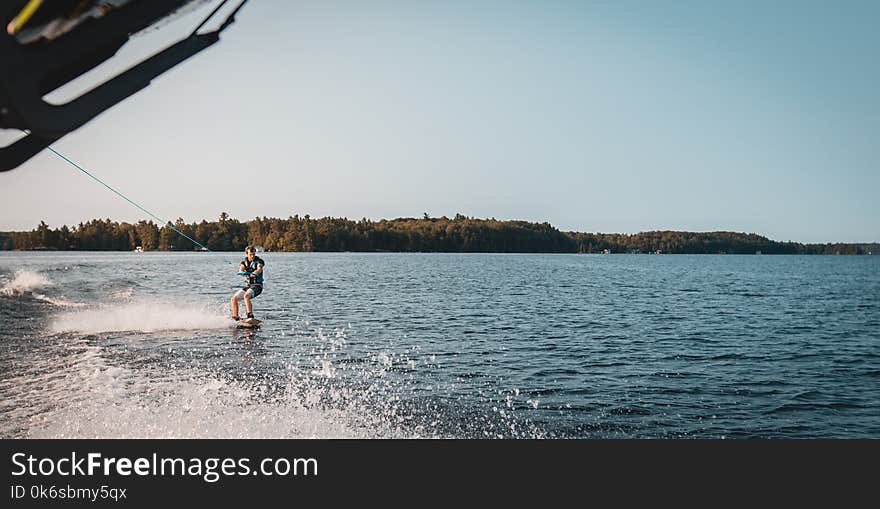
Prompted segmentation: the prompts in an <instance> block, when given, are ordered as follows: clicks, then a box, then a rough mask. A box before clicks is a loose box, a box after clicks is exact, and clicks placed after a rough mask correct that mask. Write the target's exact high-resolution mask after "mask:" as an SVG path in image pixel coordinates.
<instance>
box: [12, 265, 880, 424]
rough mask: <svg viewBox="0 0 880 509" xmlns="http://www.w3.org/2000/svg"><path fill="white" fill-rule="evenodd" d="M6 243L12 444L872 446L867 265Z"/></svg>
mask: <svg viewBox="0 0 880 509" xmlns="http://www.w3.org/2000/svg"><path fill="white" fill-rule="evenodd" d="M261 256H262V257H263V258H264V259H265V260H266V269H265V272H266V285H265V291H264V292H263V294H262V295H260V296H259V297H258V298H257V299H256V300H255V301H254V303H255V308H256V309H255V314H256V316H257V318H261V319H263V320H264V322H263V325H262V327H261V328H259V329H256V330H253V331H247V330H237V329H235V328H233V327H232V326H231V321H230V320H229V319H228V318H227V316H228V314H229V296H230V295H231V294H232V293H233V291H234V289H235V288H236V287H237V286H240V284H241V282H242V281H241V278H240V277H239V276H236V275H235V272H236V271H237V262H238V261H239V260H240V259H241V258H242V256H241V255H240V254H238V253H73V252H65V253H33V252H4V253H0V313H2V315H0V316H2V318H0V320H2V327H0V435H2V437H3V438H9V437H319V438H327V437H332V438H336V437H340V438H341V437H367V438H369V437H403V438H412V437H450V438H484V437H485V438H721V437H724V438H753V437H765V438H802V437H810V438H813V437H834V438H857V437H858V438H864V437H870V438H880V257H876V256H875V257H869V256H862V257H845V256H766V255H764V256H723V255H720V256H705V255H695V256H689V255H660V256H656V255H494V254H386V253H383V254H358V253H338V254H336V253H261Z"/></svg>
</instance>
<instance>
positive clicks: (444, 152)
mask: <svg viewBox="0 0 880 509" xmlns="http://www.w3.org/2000/svg"><path fill="white" fill-rule="evenodd" d="M203 12H204V11H203ZM199 15H202V12H199V13H196V14H195V15H187V16H183V17H180V18H179V19H177V20H175V21H174V22H172V23H169V24H166V25H165V26H164V27H163V28H161V29H159V30H154V31H152V32H150V33H149V34H146V35H141V36H139V37H137V38H136V39H135V40H134V41H133V42H132V43H131V44H130V45H129V47H127V48H126V49H125V50H124V51H123V52H122V53H121V54H120V55H119V57H118V58H117V59H116V61H115V62H113V63H112V64H111V65H107V66H103V67H102V68H101V69H99V70H98V71H96V72H95V73H94V75H93V76H91V77H89V79H92V82H95V80H100V79H103V76H105V75H107V74H108V73H110V72H114V71H113V70H114V69H120V68H122V67H124V66H125V65H126V63H127V62H128V61H130V60H131V59H134V58H138V56H139V55H144V54H149V53H151V52H153V51H155V50H156V49H158V48H160V47H162V46H163V45H165V44H168V43H170V42H171V41H172V40H174V38H175V37H178V36H179V35H181V34H183V33H185V32H186V30H187V28H191V27H192V26H193V25H194V24H195V23H196V22H197V20H196V17H198V16H199ZM878 22H880V2H876V1H864V2H858V1H844V2H824V1H823V2H814V1H807V0H799V1H778V2H776V1H775V2H764V1H760V2H759V1H726V2H717V1H672V0H669V1H664V2H648V1H638V2H632V1H619V0H615V1H602V2H597V1H570V2H569V1H555V2H552V1H548V2H541V1H505V2H502V1H488V0H484V1H479V2H466V1H449V0H445V1H428V0H421V1H414V2H404V1H366V0H364V1H344V2H343V1H336V2H333V1H327V0H322V1H296V2H280V1H269V0H251V2H249V3H248V4H247V5H246V6H245V7H244V9H243V10H242V11H241V12H240V13H239V15H238V19H237V22H236V23H235V24H234V25H233V26H232V27H230V28H229V29H228V30H227V31H226V32H225V33H224V34H223V38H222V40H221V42H220V43H219V44H218V45H216V46H214V47H212V48H211V49H209V50H207V51H206V52H204V53H203V54H201V55H197V56H196V57H194V58H193V59H192V60H190V61H188V62H185V63H183V64H181V65H180V66H178V67H177V68H174V69H172V70H171V71H170V72H169V73H167V74H166V75H164V76H163V77H161V78H160V79H158V80H156V81H155V82H154V83H153V84H152V85H151V86H150V87H148V88H147V89H146V90H144V91H142V92H140V93H138V94H137V95H135V96H133V97H132V98H130V99H128V100H127V101H125V102H123V103H121V104H119V105H118V106H116V107H114V108H113V109H111V110H110V111H108V112H106V113H105V114H103V115H101V116H100V117H98V118H97V119H95V120H93V121H92V122H91V123H90V124H88V125H86V126H85V127H84V128H82V129H80V130H79V131H77V132H75V133H73V134H71V135H68V136H67V137H65V138H63V139H62V140H61V141H59V142H58V143H57V144H56V145H55V146H54V147H55V148H56V149H57V150H59V151H60V152H62V153H64V154H65V155H67V156H68V157H70V158H72V159H73V160H75V161H78V162H79V163H80V164H82V165H83V166H85V167H86V168H88V169H89V170H91V171H93V172H94V173H95V174H96V175H98V176H100V177H101V178H103V179H105V180H106V181H107V182H108V183H110V184H111V185H114V186H116V187H117V188H119V189H120V190H121V191H122V192H123V193H126V194H128V195H129V196H130V197H131V198H133V199H134V200H136V201H139V202H141V203H142V204H143V205H144V206H145V207H147V208H148V209H150V210H151V211H153V212H154V213H156V214H157V215H159V216H160V217H164V218H167V219H171V220H174V219H175V218H177V217H178V216H181V217H183V218H184V219H186V220H187V221H193V220H201V219H203V218H205V219H209V220H210V219H216V217H217V216H218V215H219V213H220V212H221V211H226V212H228V213H229V214H230V215H231V216H233V217H237V218H239V219H241V220H249V219H252V218H253V217H254V216H257V215H259V216H263V215H265V216H270V217H271V216H275V217H287V216H288V215H293V214H301V215H302V214H306V213H308V214H311V215H312V216H313V217H317V216H324V215H332V216H346V217H349V218H353V219H359V218H361V217H368V218H373V219H378V218H393V217H400V216H420V215H421V214H422V213H423V212H428V213H429V214H431V215H432V216H441V215H447V216H453V215H454V214H456V213H459V212H460V213H463V214H465V215H469V216H477V217H495V218H498V219H524V220H533V221H549V222H551V223H552V224H554V225H556V226H558V227H559V228H561V229H564V230H579V231H600V232H628V233H635V232H638V231H645V230H657V229H676V230H691V231H708V230H733V231H745V232H755V233H759V234H764V235H767V236H769V237H771V238H773V239H776V240H795V241H801V242H826V241H844V242H862V241H880V199H878V190H880V148H878V147H880V86H878V84H880V58H878V55H880V30H878V29H877V25H878ZM114 66H115V67H114ZM88 83H89V82H88V79H87V80H84V81H83V82H81V83H79V84H75V85H74V86H71V87H68V88H67V89H64V90H60V91H58V92H57V93H55V94H53V96H52V97H51V98H52V99H53V100H63V99H64V98H65V97H66V96H65V93H66V94H70V93H73V92H72V91H73V90H74V89H76V87H77V86H78V87H80V88H82V87H84V86H88ZM7 134H8V133H7ZM8 138H9V136H8V135H7V136H6V139H8ZM0 183H2V186H0V187H2V189H0V200H2V202H3V204H4V205H3V207H4V208H3V210H4V212H3V215H2V220H0V229H31V228H33V227H34V226H35V225H36V224H37V223H38V222H39V221H40V220H45V221H46V222H47V223H49V224H50V225H51V226H60V225H62V224H65V223H66V224H69V225H70V224H75V223H78V222H80V221H83V220H87V219H91V218H95V217H110V218H112V219H115V220H126V221H136V220H138V219H144V218H146V216H145V215H144V214H143V213H142V212H140V211H138V210H137V209H135V208H133V207H131V205H129V204H127V203H126V202H124V201H122V200H121V199H120V198H118V197H117V196H115V195H114V194H112V193H110V192H109V191H107V190H106V189H104V188H103V187H101V186H99V185H97V184H96V183H94V182H93V181H91V180H90V179H88V178H87V177H85V176H84V175H82V174H80V173H79V172H78V171H76V170H75V169H73V168H71V167H70V166H68V165H67V164H66V163H64V162H63V161H61V160H59V159H58V158H57V157H55V156H54V155H52V154H51V153H48V152H44V153H43V154H41V155H39V156H37V157H36V158H34V159H32V160H31V161H29V162H28V163H27V164H25V165H24V166H22V167H20V168H19V169H17V170H14V171H12V172H9V173H5V174H0Z"/></svg>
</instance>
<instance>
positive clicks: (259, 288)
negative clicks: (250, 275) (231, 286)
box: [235, 285, 263, 299]
mask: <svg viewBox="0 0 880 509" xmlns="http://www.w3.org/2000/svg"><path fill="white" fill-rule="evenodd" d="M245 292H248V293H250V294H251V298H252V299H253V298H255V297H256V296H257V295H259V294H261V293H263V285H248V286H246V287H244V288H242V289H241V290H239V291H237V292H236V293H235V294H236V295H238V296H239V297H244V294H245Z"/></svg>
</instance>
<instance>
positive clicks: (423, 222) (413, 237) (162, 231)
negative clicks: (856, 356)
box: [0, 213, 880, 255]
mask: <svg viewBox="0 0 880 509" xmlns="http://www.w3.org/2000/svg"><path fill="white" fill-rule="evenodd" d="M246 245H254V246H259V248H260V249H261V250H264V251H267V252H360V253H377V252H391V253H572V254H574V253H579V254H602V253H607V254H616V253H629V254H750V255H755V254H758V255H761V254H764V255H770V254H826V255H837V254H842V255H880V243H842V242H839V243H825V244H804V243H799V242H780V241H775V240H771V239H769V238H767V237H764V236H761V235H758V234H755V233H743V232H730V231H715V232H686V231H669V230H667V231H649V232H640V233H635V234H622V233H587V232H565V231H560V230H559V229H557V228H556V227H554V226H552V225H551V224H550V223H547V222H544V223H534V222H527V221H499V220H496V219H494V218H492V219H479V218H472V217H467V216H463V215H461V214H456V216H455V217H454V218H448V217H445V216H444V217H439V218H437V217H429V216H428V215H427V214H425V215H424V216H423V217H421V218H397V219H382V220H378V221H372V220H368V219H361V220H358V221H354V220H350V219H347V218H334V217H322V218H319V219H313V218H311V217H310V216H309V215H305V216H302V217H300V216H298V215H296V216H290V217H288V218H287V219H281V218H267V217H262V218H259V217H258V218H254V219H253V220H250V221H246V222H241V221H239V220H237V219H233V218H230V217H229V216H228V215H227V214H226V213H223V214H221V215H220V218H219V219H218V220H217V221H212V222H208V221H206V220H202V221H200V222H198V223H195V222H193V223H186V222H185V221H184V220H183V219H181V218H178V219H177V221H176V222H175V223H174V224H171V223H169V224H167V225H163V226H161V227H160V226H158V225H157V224H155V223H153V222H152V221H139V222H138V223H135V224H131V223H126V222H122V223H118V222H115V221H112V220H110V219H93V220H91V221H88V222H86V223H80V224H78V225H76V226H73V227H68V226H66V225H65V226H62V227H61V228H56V229H53V228H49V227H48V226H47V225H46V223H45V222H41V223H40V224H39V225H38V226H37V227H36V228H34V229H33V230H31V231H29V232H0V250H4V251H9V250H18V251H40V250H52V251H204V250H210V251H241V250H242V249H243V248H244V246H246Z"/></svg>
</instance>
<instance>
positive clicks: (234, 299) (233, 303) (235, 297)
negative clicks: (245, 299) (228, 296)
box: [229, 292, 238, 318]
mask: <svg viewBox="0 0 880 509" xmlns="http://www.w3.org/2000/svg"><path fill="white" fill-rule="evenodd" d="M229 305H230V307H231V308H232V318H238V292H236V293H235V294H234V295H233V296H232V300H231V301H230V303H229Z"/></svg>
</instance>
